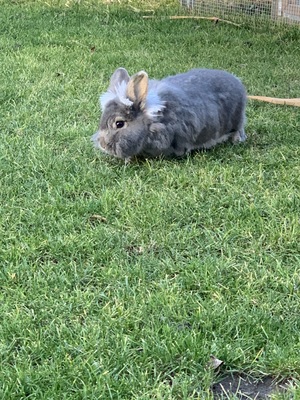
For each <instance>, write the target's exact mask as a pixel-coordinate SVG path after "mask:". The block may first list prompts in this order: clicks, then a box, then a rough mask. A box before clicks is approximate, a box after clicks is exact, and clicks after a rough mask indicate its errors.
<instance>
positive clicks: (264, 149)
mask: <svg viewBox="0 0 300 400" xmlns="http://www.w3.org/2000/svg"><path fill="white" fill-rule="evenodd" d="M158 3H159V2H156V4H154V3H152V4H151V3H150V1H149V4H148V3H147V1H144V2H142V5H139V2H137V1H135V2H132V3H131V2H130V3H128V4H127V5H121V4H120V3H119V2H116V4H109V3H108V2H106V3H101V2H100V1H96V0H94V1H93V0H86V1H60V2H59V1H54V0H48V1H46V0H45V1H42V0H39V1H25V0H23V1H21V0H15V1H9V0H1V1H0V7H1V14H0V50H1V51H0V110H1V111H0V135H1V141H0V168H1V175H0V185H1V186H0V189H1V190H0V209H1V213H0V268H1V269H0V272H1V274H0V284H1V286H0V288H1V290H0V300H1V309H0V310H1V312H0V316H1V324H0V349H1V351H0V361H1V364H0V377H1V378H0V398H1V399H4V400H11V399H15V400H19V399H37V400H42V399H44V400H50V399H53V400H56V399H59V400H60V399H78V400H82V399H88V400H96V399H101V400H102V399H103V400H108V399H120V400H127V399H136V400H146V399H147V400H150V399H151V400H152V399H162V400H168V399H169V400H171V399H176V400H179V399H211V398H212V395H211V394H210V386H211V385H212V384H213V383H214V382H216V381H217V380H218V379H220V376H221V375H222V374H225V373H226V372H228V371H239V372H246V373H248V374H251V375H252V376H255V377H261V376H265V375H270V376H272V377H280V378H293V379H294V386H293V388H291V389H290V391H289V392H288V394H285V395H281V396H277V397H274V399H275V398H276V399H283V398H284V399H298V398H300V384H299V376H300V316H299V309H300V246H299V243H300V228H299V222H300V220H299V218H300V167H299V156H300V147H299V145H300V114H299V108H293V107H283V106H275V105H270V104H264V103H257V102H256V103H255V102H252V101H251V102H250V101H249V104H248V107H247V120H248V123H247V134H248V140H247V142H246V143H245V144H242V145H238V146H232V145H221V146H219V147H217V148H215V149H213V150H211V151H207V152H198V153H196V154H194V155H193V156H189V157H186V158H183V159H180V160H164V159H154V160H144V161H143V160H142V161H136V162H133V163H132V164H129V165H126V166H125V165H124V162H122V161H120V160H117V159H114V158H112V157H109V156H107V155H104V154H101V153H100V152H97V151H96V150H94V149H93V148H92V145H91V142H90V136H91V135H92V134H93V133H94V132H95V131H96V129H97V124H98V120H99V117H100V109H99V102H98V98H99V95H100V94H101V92H103V91H105V90H106V88H107V86H108V82H109V78H110V75H111V74H112V72H113V71H114V70H115V69H116V68H117V67H119V66H123V67H126V68H127V69H128V71H129V72H130V73H131V74H133V73H135V72H137V71H139V70H141V69H144V70H146V71H147V72H148V74H149V75H150V77H156V78H161V77H163V76H166V75H168V74H174V73H177V72H183V71H186V70H188V69H190V68H193V67H208V68H219V69H226V70H228V71H231V72H232V73H234V74H236V75H237V76H239V77H240V78H241V79H242V80H243V82H244V84H245V85H246V87H247V89H248V92H249V93H250V94H253V95H267V96H276V97H299V93H300V75H299V65H300V51H299V41H300V29H299V28H292V27H289V28H286V27H283V26H282V27H277V28H274V27H273V26H265V27H263V26H262V25H261V26H260V27H254V26H251V25H250V24H249V23H246V22H245V24H244V25H242V26H241V27H236V26H233V25H229V24H226V23H223V24H222V23H219V24H218V25H216V26H215V25H212V24H211V22H209V21H195V20H184V21H178V20H177V21H170V20H167V19H163V18H158V19H153V20H145V19H143V18H142V15H143V14H144V13H147V11H145V12H141V13H137V12H136V11H135V10H134V9H133V7H132V5H133V6H134V7H137V8H139V7H142V8H144V9H146V10H151V9H153V10H154V9H155V10H156V11H155V12H156V15H158V16H159V15H166V14H168V15H173V14H177V13H183V11H182V10H181V11H180V10H178V8H177V7H176V2H175V3H174V2H171V1H169V2H167V1H161V8H157V6H158ZM148 13H149V12H148ZM211 354H213V355H214V356H216V357H218V358H219V359H221V360H222V361H224V365H223V366H222V368H221V371H220V374H221V375H217V373H216V371H212V370H211V369H210V368H208V366H207V365H208V361H209V358H210V355H211ZM226 398H228V397H226ZM231 398H235V397H231Z"/></svg>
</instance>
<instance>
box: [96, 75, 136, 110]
mask: <svg viewBox="0 0 300 400" xmlns="http://www.w3.org/2000/svg"><path fill="white" fill-rule="evenodd" d="M129 79H130V78H129V75H128V72H127V71H126V69H125V68H118V69H116V70H115V72H114V73H113V74H112V76H111V78H110V83H109V88H108V90H107V92H105V93H103V94H102V95H101V96H100V104H101V108H102V110H104V109H105V107H106V105H107V103H109V102H110V101H113V100H116V99H117V100H118V101H120V102H121V103H123V104H125V105H127V106H131V105H132V101H130V100H128V99H127V98H126V88H127V84H128V82H129Z"/></svg>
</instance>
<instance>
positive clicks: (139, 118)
mask: <svg viewBox="0 0 300 400" xmlns="http://www.w3.org/2000/svg"><path fill="white" fill-rule="evenodd" d="M100 103H101V108H102V116H101V120H100V126H99V130H98V131H97V132H96V133H95V134H94V135H93V137H92V140H93V142H94V145H95V147H97V148H99V149H101V150H102V151H104V152H105V153H108V154H110V155H114V156H116V157H118V158H124V159H128V158H130V157H132V156H134V155H138V154H140V153H141V152H142V150H143V148H144V147H145V144H146V142H147V140H148V135H147V133H148V132H149V128H150V126H151V124H153V123H155V120H156V117H157V116H158V115H160V114H161V112H162V109H163V108H164V104H163V102H162V101H160V99H159V97H158V96H157V95H156V94H155V93H151V92H150V93H149V80H148V75H147V73H146V72H144V71H140V72H138V73H137V74H135V75H133V76H132V77H130V76H129V75H128V72H127V71H126V69H124V68H118V69H117V70H116V71H115V72H114V73H113V75H112V77H111V79H110V85H109V88H108V91H107V92H106V93H104V94H103V95H102V96H101V97H100Z"/></svg>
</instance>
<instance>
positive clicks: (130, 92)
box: [126, 71, 148, 109]
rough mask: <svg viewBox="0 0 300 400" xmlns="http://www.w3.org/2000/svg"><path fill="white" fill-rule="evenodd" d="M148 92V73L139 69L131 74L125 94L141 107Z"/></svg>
mask: <svg viewBox="0 0 300 400" xmlns="http://www.w3.org/2000/svg"><path fill="white" fill-rule="evenodd" d="M147 94H148V75H147V73H146V72H145V71H140V72H138V73H137V74H135V75H133V76H132V77H131V78H130V79H129V82H128V84H127V89H126V95H127V97H128V99H129V100H131V101H132V102H133V103H135V104H139V106H140V107H141V108H142V109H143V108H145V105H146V98H147Z"/></svg>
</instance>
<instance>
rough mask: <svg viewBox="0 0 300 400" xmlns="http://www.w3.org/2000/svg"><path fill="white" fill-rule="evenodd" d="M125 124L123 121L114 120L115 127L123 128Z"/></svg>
mask: <svg viewBox="0 0 300 400" xmlns="http://www.w3.org/2000/svg"><path fill="white" fill-rule="evenodd" d="M124 125H125V121H116V128H117V129H120V128H123V127H124Z"/></svg>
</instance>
